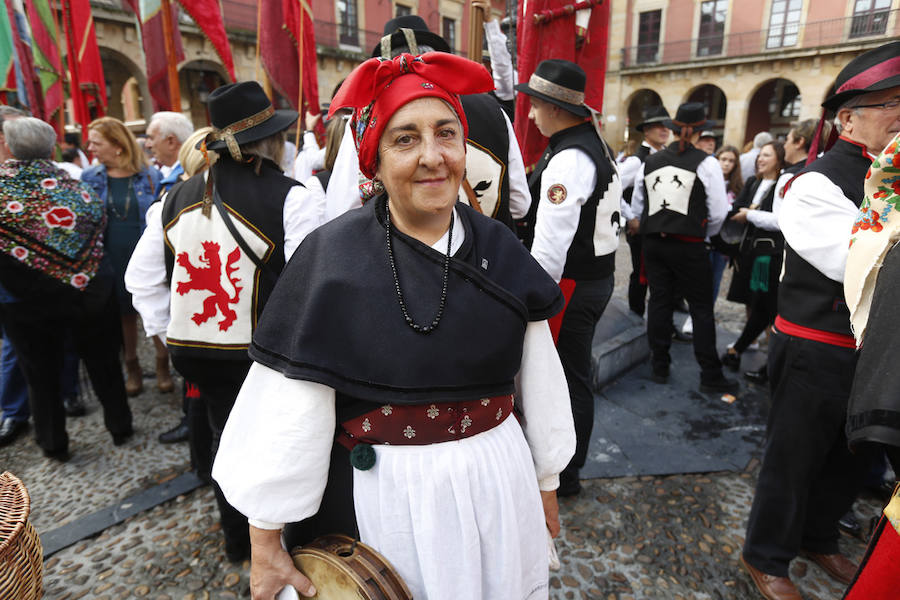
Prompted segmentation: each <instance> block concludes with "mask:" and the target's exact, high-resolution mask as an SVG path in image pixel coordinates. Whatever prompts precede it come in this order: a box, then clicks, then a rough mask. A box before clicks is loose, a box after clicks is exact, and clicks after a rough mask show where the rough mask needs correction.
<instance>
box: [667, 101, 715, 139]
mask: <svg viewBox="0 0 900 600" xmlns="http://www.w3.org/2000/svg"><path fill="white" fill-rule="evenodd" d="M663 125H665V126H666V127H668V128H669V129H671V130H672V131H674V132H675V133H677V134H679V135H680V134H681V128H682V127H689V128H690V129H691V130H692V131H703V130H704V129H712V128H713V127H715V126H716V122H715V121H710V120H708V119H707V118H706V105H705V104H703V103H702V102H685V103H684V104H682V105H681V106H679V107H678V110H677V111H676V112H675V118H674V119H666V120H665V121H664V122H663Z"/></svg>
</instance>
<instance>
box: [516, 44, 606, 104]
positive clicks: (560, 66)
mask: <svg viewBox="0 0 900 600" xmlns="http://www.w3.org/2000/svg"><path fill="white" fill-rule="evenodd" d="M586 82H587V76H586V75H585V74H584V69H582V68H581V67H579V66H578V65H576V64H575V63H573V62H570V61H568V60H561V59H558V58H551V59H548V60H544V61H541V62H540V63H539V64H538V66H537V68H535V70H534V73H532V74H531V78H530V79H529V80H528V83H519V84H517V85H516V86H515V88H516V91H517V92H522V93H523V94H527V95H529V96H534V97H535V98H540V99H541V100H544V101H546V102H550V103H551V104H555V105H556V106H559V107H561V108H564V109H566V110H567V111H569V112H570V113H573V114H576V115H578V116H579V117H588V116H590V114H591V111H589V110H588V109H587V107H586V106H584V104H583V103H584V86H585V83H586Z"/></svg>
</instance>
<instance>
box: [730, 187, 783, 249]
mask: <svg viewBox="0 0 900 600" xmlns="http://www.w3.org/2000/svg"><path fill="white" fill-rule="evenodd" d="M750 181H751V180H750V179H748V180H747V184H745V185H744V188H743V189H742V190H741V195H740V196H738V198H737V199H736V200H735V202H734V206H733V207H732V209H731V212H729V213H728V217H729V218H730V217H731V216H732V215H734V214H736V213H737V212H738V211H739V210H740V209H741V208H749V207H750V203H751V202H753V197H754V196H755V195H756V190H757V189H758V188H759V186H760V184H761V183H762V180H761V179H757V178H755V177H754V178H752V183H750ZM776 184H777V181H776V182H775V183H773V184H772V187H770V188H769V191H768V192H766V195H765V196H763V197H762V199H761V200H760V202H759V206H757V207H756V210H760V211H763V212H772V208H773V207H774V205H775V187H776ZM740 250H741V254H746V255H749V256H774V255H779V256H780V255H781V253H782V251H783V250H784V236H783V235H781V232H780V231H769V230H767V229H760V228H759V227H757V226H756V225H754V224H753V223H751V222H750V221H749V220H748V221H747V229H746V233H745V234H744V239H743V240H742V241H741V246H740Z"/></svg>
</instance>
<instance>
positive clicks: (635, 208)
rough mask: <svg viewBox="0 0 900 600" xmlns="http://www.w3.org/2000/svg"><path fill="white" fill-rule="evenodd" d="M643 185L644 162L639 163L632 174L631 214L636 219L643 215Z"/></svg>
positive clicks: (644, 194)
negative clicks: (635, 171)
mask: <svg viewBox="0 0 900 600" xmlns="http://www.w3.org/2000/svg"><path fill="white" fill-rule="evenodd" d="M644 187H645V185H644V163H641V165H640V166H639V167H638V170H637V173H635V174H634V190H633V191H632V192H631V216H632V218H634V219H638V220H640V219H641V218H642V217H643V216H644V197H645V196H646V193H645V191H644Z"/></svg>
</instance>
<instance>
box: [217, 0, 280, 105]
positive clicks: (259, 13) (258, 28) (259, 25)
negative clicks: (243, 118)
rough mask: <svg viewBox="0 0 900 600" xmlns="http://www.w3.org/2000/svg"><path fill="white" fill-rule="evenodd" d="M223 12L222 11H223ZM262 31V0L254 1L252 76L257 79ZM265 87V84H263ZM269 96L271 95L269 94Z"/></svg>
mask: <svg viewBox="0 0 900 600" xmlns="http://www.w3.org/2000/svg"><path fill="white" fill-rule="evenodd" d="M223 14H224V13H223ZM261 33H262V0H259V1H258V2H257V3H256V70H255V72H254V76H253V78H254V79H256V80H257V81H259V67H260V62H261V59H260V58H259V39H260V37H261V35H260V34H261ZM264 87H265V86H264ZM269 97H270V98H271V96H269Z"/></svg>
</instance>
